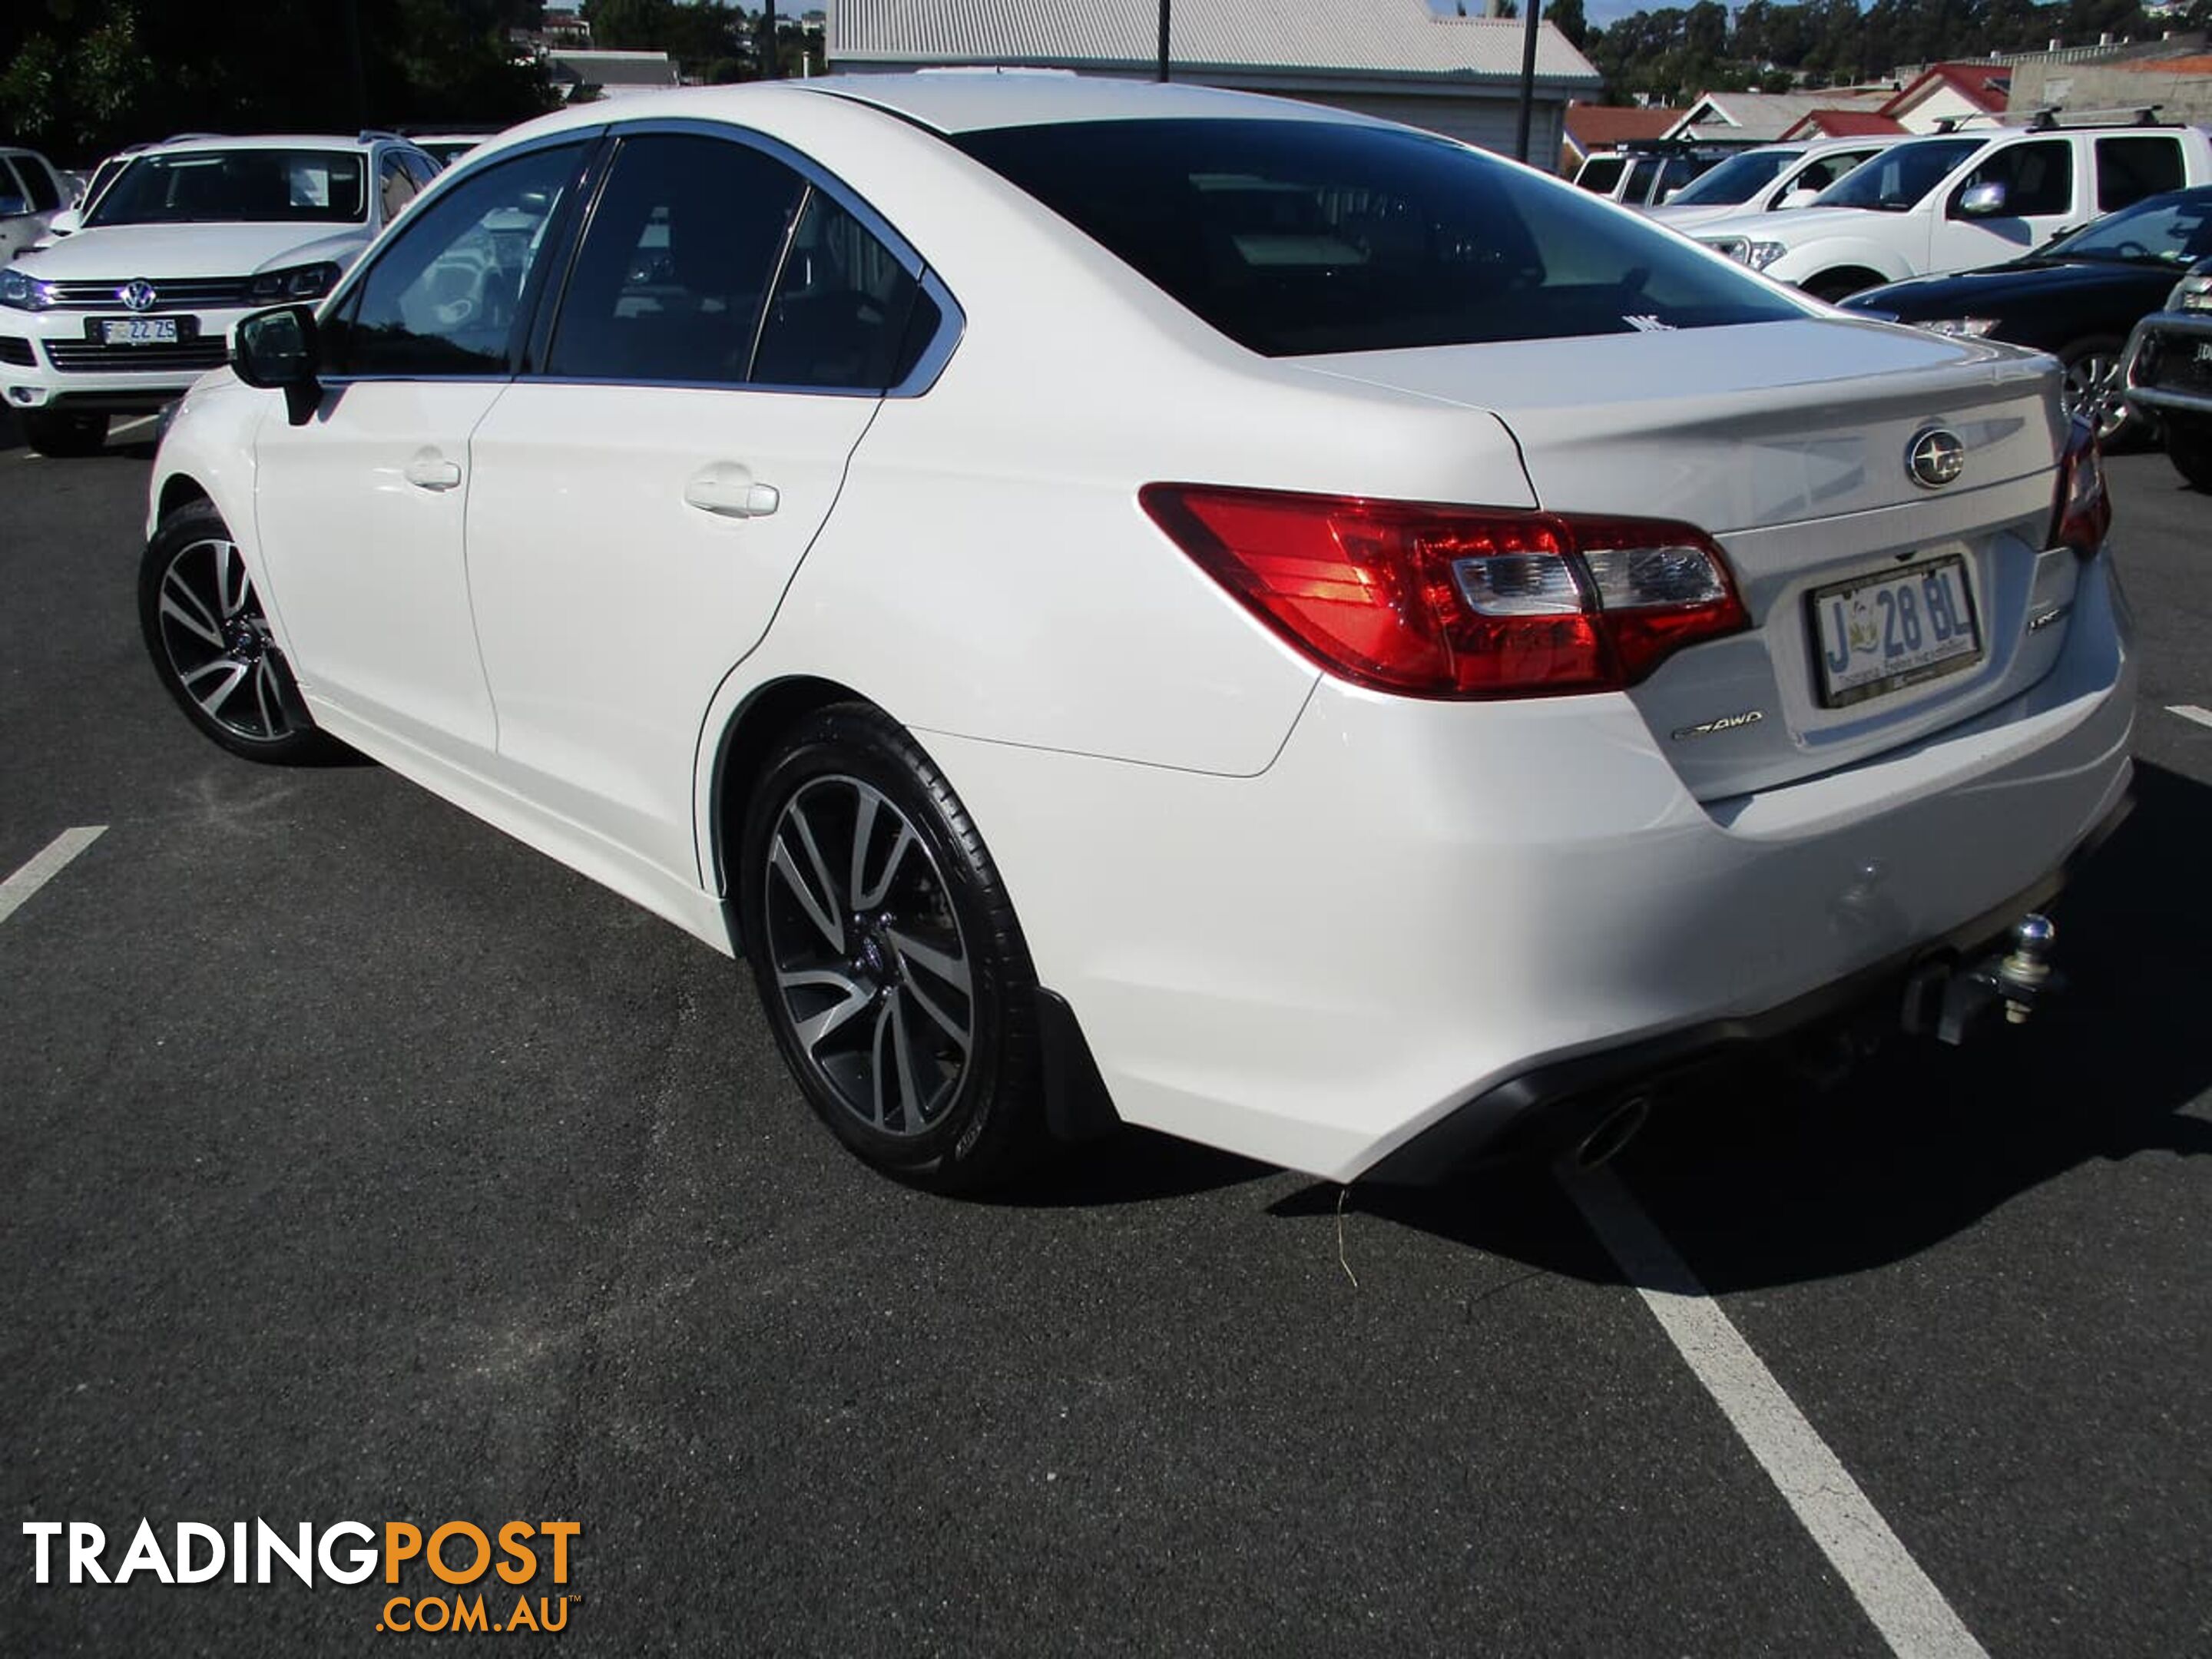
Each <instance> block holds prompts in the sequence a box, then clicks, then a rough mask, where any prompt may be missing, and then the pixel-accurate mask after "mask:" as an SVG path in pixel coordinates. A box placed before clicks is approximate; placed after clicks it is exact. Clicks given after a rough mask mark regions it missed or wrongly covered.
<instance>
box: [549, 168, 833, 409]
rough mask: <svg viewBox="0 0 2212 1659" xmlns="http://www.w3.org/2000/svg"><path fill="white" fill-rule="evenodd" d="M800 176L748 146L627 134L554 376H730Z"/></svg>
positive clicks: (568, 298)
mask: <svg viewBox="0 0 2212 1659" xmlns="http://www.w3.org/2000/svg"><path fill="white" fill-rule="evenodd" d="M805 190H806V185H805V180H804V179H801V178H800V177H799V174H798V173H794V172H793V171H792V170H791V169H790V168H789V167H786V166H785V165H784V164H783V163H782V162H781V161H776V160H775V158H774V157H772V156H769V155H764V154H763V153H762V152H761V151H759V150H757V149H752V148H751V147H750V146H749V145H745V144H740V143H732V142H731V141H729V140H727V139H722V138H708V137H698V136H695V135H692V134H688V133H682V134H679V133H648V134H646V135H644V136H643V137H635V138H629V139H626V140H624V141H623V147H622V149H621V151H620V153H619V154H617V155H616V157H615V161H614V166H613V168H612V169H611V171H610V173H608V175H607V182H606V185H605V188H604V189H603V190H602V191H600V192H599V204H598V205H597V206H596V207H594V208H593V209H592V218H591V228H589V229H588V230H587V231H586V232H585V234H584V240H583V245H582V246H581V247H580V249H579V250H578V252H577V254H576V264H575V269H574V270H573V271H571V272H570V273H569V276H568V291H567V293H566V295H564V296H563V298H562V301H561V314H560V319H559V320H558V322H557V323H556V325H555V327H554V332H553V345H552V349H551V351H550V353H549V354H548V356H547V358H546V363H545V369H546V373H548V374H555V375H562V376H568V377H574V378H577V379H583V380H626V381H631V382H649V381H693V382H702V381H703V382H708V383H711V384H720V385H726V386H727V385H736V384H738V382H741V381H743V380H744V378H745V372H746V368H747V366H748V365H749V364H750V362H751V361H752V354H753V345H754V342H755V341H756V340H757V338H758V337H759V334H760V319H761V311H762V307H763V305H764V304H765V303H766V301H767V299H768V291H769V284H770V283H772V282H773V281H774V280H775V268H776V259H777V258H778V256H779V255H780V254H781V252H782V251H783V244H784V240H785V238H786V236H787V234H789V231H790V229H791V220H792V216H793V214H794V213H796V212H797V211H798V210H799V203H800V201H801V199H802V198H803V197H804V196H805Z"/></svg>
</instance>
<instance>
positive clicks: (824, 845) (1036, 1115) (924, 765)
mask: <svg viewBox="0 0 2212 1659" xmlns="http://www.w3.org/2000/svg"><path fill="white" fill-rule="evenodd" d="M733 879H734V880H735V881H736V882H737V883H738V884H739V885H738V915H739V918H740V927H741V929H742V932H743V934H744V947H745V955H746V957H747V958H748V959H749V960H750V963H751V964H752V969H753V977H754V981H755V982H756V983H757V986H758V987H759V990H760V995H761V1001H762V1004H763V1007H764V1008H765V1009H766V1011H767V1013H768V1018H769V1025H770V1026H771V1028H772V1029H773V1030H775V1039H776V1043H777V1046H778V1047H779V1048H781V1050H782V1051H783V1057H784V1060H785V1062H786V1063H787V1065H788V1066H790V1067H791V1070H792V1073H793V1076H794V1077H796V1078H797V1079H798V1080H799V1087H800V1089H801V1090H802V1091H804V1092H805V1096H806V1098H807V1101H808V1103H809V1104H811V1106H812V1107H813V1109H814V1110H815V1111H816V1112H817V1114H818V1115H820V1116H821V1118H822V1120H823V1121H824V1122H825V1123H827V1124H828V1125H829V1127H830V1129H831V1130H832V1131H833V1132H834V1133H836V1136H837V1137H838V1139H841V1140H842V1141H843V1142H844V1143H845V1145H846V1146H848V1147H849V1148H851V1149H852V1150H853V1151H854V1152H856V1153H858V1154H859V1155H860V1157H861V1158H865V1159H866V1161H867V1162H869V1163H870V1164H874V1165H875V1166H876V1167H877V1168H878V1169H879V1170H884V1171H885V1172H886V1173H888V1174H890V1175H892V1176H896V1177H897V1178H899V1179H901V1180H902V1181H907V1182H913V1183H914V1184H915V1185H918V1186H922V1187H927V1188H931V1189H933V1190H934V1191H939V1192H947V1193H972V1192H976V1191H980V1190H982V1189H983V1188H987V1187H990V1186H994V1185H997V1184H1000V1183H1002V1182H1004V1181H1005V1180H1006V1178H1007V1177H1008V1176H1011V1175H1012V1174H1014V1173H1015V1172H1016V1171H1018V1170H1020V1169H1021V1168H1023V1167H1024V1166H1025V1165H1026V1164H1028V1163H1029V1162H1030V1159H1031V1158H1033V1157H1034V1155H1035V1154H1036V1152H1037V1150H1038V1148H1039V1147H1040V1146H1041V1145H1042V1141H1043V1111H1042V1066H1041V1061H1040V1059H1039V1047H1038V1038H1037V1014H1036V989H1037V986H1036V972H1035V970H1034V969H1032V968H1031V966H1030V955H1029V947H1028V945H1026V944H1024V942H1023V939H1022V933H1021V928H1020V927H1019V925H1018V923H1017V922H1016V921H1015V919H1014V912H1013V906H1012V903H1011V902H1009V901H1008V899H1007V896H1006V889H1005V888H1004V886H1002V885H1001V884H1000V880H999V874H998V870H997V867H996V866H994V864H993V863H992V861H991V855H990V854H989V853H988V852H987V850H986V849H985V848H984V845H983V841H982V837H981V836H979V835H978V834H977V833H976V830H975V825H974V823H971V822H970V821H969V817H968V813H967V811H966V809H965V808H964V807H963V806H962V805H961V804H960V801H959V799H958V798H957V796H955V795H954V794H953V793H952V790H951V786H950V785H948V784H947V783H946V782H945V779H944V777H943V776H942V775H940V774H939V772H938V770H937V768H936V767H935V765H934V764H933V763H932V762H931V761H930V759H929V757H928V756H927V755H926V754H924V753H923V752H922V750H921V748H920V747H919V746H918V745H917V744H915V741H914V738H912V737H911V736H910V735H909V734H908V732H906V731H905V730H904V728H902V727H901V726H898V725H897V724H896V722H895V721H893V720H890V718H889V717H888V716H886V715H884V714H882V713H881V712H880V711H878V710H877V709H875V708H870V707H868V706H866V705H865V704H860V703H839V704H836V705H834V706H832V707H830V708H825V709H823V710H820V711H818V712H817V713H815V714H811V715H809V716H807V717H806V718H805V719H804V720H801V721H800V722H799V724H798V725H797V726H796V727H794V728H793V731H791V732H789V733H787V735H786V737H785V738H784V740H783V742H782V744H781V746H780V747H779V748H778V749H777V750H775V752H774V753H773V754H772V755H771V756H770V757H769V760H768V761H767V763H766V764H765V766H764V767H763V770H762V772H761V774H760V776H759V778H758V779H757V781H756V783H755V785H754V787H753V790H752V793H751V796H750V800H749V802H748V804H747V807H746V811H745V817H744V832H743V835H742V837H741V841H740V848H739V853H738V869H737V872H735V875H734V877H733Z"/></svg>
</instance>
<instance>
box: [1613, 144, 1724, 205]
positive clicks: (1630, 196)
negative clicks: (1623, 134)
mask: <svg viewBox="0 0 2212 1659" xmlns="http://www.w3.org/2000/svg"><path fill="white" fill-rule="evenodd" d="M1732 154H1734V152H1733V151H1732V150H1730V149H1725V148H1723V147H1721V146H1718V145H1711V144H1682V143H1666V142H1662V141H1652V142H1649V143H1634V144H1629V145H1625V146H1623V147H1622V148H1621V149H1608V150H1600V151H1599V152H1598V153H1597V154H1595V155H1588V156H1585V157H1583V164H1582V166H1580V167H1577V168H1576V169H1575V185H1576V186H1577V188H1578V189H1582V190H1587V191H1590V192H1591V193H1593V194H1594V195H1598V196H1602V197H1605V198H1606V199H1607V201H1613V202H1620V203H1623V204H1626V205H1627V206H1629V207H1646V206H1654V205H1656V204H1659V203H1661V202H1664V201H1667V200H1668V199H1669V198H1670V197H1673V195H1674V192H1675V191H1678V190H1680V189H1681V188H1682V187H1683V186H1684V185H1687V184H1689V183H1690V182H1691V181H1692V180H1693V179H1697V178H1699V176H1700V175H1702V174H1703V173H1705V171H1706V169H1708V168H1710V167H1717V166H1718V165H1720V163H1721V162H1722V161H1723V160H1725V159H1726V158H1727V157H1728V156H1729V155H1732Z"/></svg>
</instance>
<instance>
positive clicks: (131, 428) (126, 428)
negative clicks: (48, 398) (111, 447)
mask: <svg viewBox="0 0 2212 1659" xmlns="http://www.w3.org/2000/svg"><path fill="white" fill-rule="evenodd" d="M159 419H161V416H158V415H139V416H134V417H132V418H131V419H130V420H127V421H122V422H118V423H117V424H115V425H113V426H112V427H110V428H107V432H108V435H109V436H110V437H113V436H114V435H116V434H117V433H118V432H135V431H137V429H138V428H140V427H142V426H151V425H153V424H154V422H155V421H157V420H159Z"/></svg>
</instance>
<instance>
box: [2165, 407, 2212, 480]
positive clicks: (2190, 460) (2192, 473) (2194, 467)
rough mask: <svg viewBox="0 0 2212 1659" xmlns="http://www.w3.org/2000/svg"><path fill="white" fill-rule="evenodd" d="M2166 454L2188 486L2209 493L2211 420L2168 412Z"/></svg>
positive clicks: (2211, 439) (2211, 475) (2211, 448)
mask: <svg viewBox="0 0 2212 1659" xmlns="http://www.w3.org/2000/svg"><path fill="white" fill-rule="evenodd" d="M2166 459H2168V460H2170V461H2172V463H2173V468H2174V471H2177V472H2179V473H2180V474H2181V476H2182V477H2185V478H2186V479H2188V480H2189V483H2190V487H2191V489H2201V490H2203V491H2204V492H2205V493H2206V494H2208V495H2212V421H2203V420H2196V419H2191V417H2189V416H2177V415H2168V416H2166Z"/></svg>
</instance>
